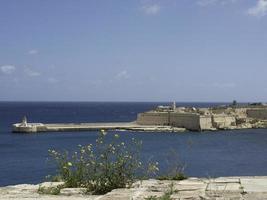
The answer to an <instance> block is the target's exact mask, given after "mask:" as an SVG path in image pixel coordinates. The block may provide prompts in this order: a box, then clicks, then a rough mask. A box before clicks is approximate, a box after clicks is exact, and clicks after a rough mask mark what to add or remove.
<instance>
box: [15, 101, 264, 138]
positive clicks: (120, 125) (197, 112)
mask: <svg viewBox="0 0 267 200" xmlns="http://www.w3.org/2000/svg"><path fill="white" fill-rule="evenodd" d="M246 128H267V105H265V104H262V103H253V104H246V105H237V104H236V103H233V104H232V105H222V106H217V107H209V108H195V107H176V103H175V102H174V103H173V105H172V106H158V107H157V108H156V109H153V110H151V111H148V112H144V113H139V114H138V116H137V120H136V121H134V122H112V123H108V122H102V123H92V122H91V123H57V124H43V123H28V122H27V118H26V117H24V118H23V120H22V122H21V123H16V124H13V126H12V131H13V132H19V133H35V132H59V131H60V132H62V131H71V132H72V131H99V130H102V129H104V130H129V131H147V132H183V131H186V130H189V131H215V130H226V129H246Z"/></svg>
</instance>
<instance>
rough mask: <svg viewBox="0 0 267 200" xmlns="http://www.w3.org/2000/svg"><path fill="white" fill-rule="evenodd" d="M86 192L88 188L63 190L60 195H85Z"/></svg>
mask: <svg viewBox="0 0 267 200" xmlns="http://www.w3.org/2000/svg"><path fill="white" fill-rule="evenodd" d="M85 192H86V188H63V189H61V190H60V195H66V196H71V195H73V196H74V195H83V194H85Z"/></svg>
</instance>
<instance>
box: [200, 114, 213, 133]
mask: <svg viewBox="0 0 267 200" xmlns="http://www.w3.org/2000/svg"><path fill="white" fill-rule="evenodd" d="M199 125H200V129H201V130H211V129H212V128H213V127H212V118H211V116H210V115H209V116H200V118H199Z"/></svg>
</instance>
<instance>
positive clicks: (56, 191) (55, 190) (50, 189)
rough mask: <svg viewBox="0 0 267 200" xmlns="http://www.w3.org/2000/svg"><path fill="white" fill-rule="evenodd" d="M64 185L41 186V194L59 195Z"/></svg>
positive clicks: (39, 191) (39, 189) (39, 190)
mask: <svg viewBox="0 0 267 200" xmlns="http://www.w3.org/2000/svg"><path fill="white" fill-rule="evenodd" d="M63 187H64V186H63V185H60V186H56V187H41V186H39V188H38V191H37V192H38V193H39V194H51V195H58V194H59V193H60V190H61V189H62V188H63Z"/></svg>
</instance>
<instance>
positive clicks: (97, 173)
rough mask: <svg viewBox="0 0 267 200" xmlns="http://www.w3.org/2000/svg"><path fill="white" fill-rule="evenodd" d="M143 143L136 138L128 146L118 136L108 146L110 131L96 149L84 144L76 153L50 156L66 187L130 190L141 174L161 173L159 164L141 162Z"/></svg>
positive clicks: (103, 134)
mask: <svg viewBox="0 0 267 200" xmlns="http://www.w3.org/2000/svg"><path fill="white" fill-rule="evenodd" d="M141 144H142V143H141V142H140V141H137V140H135V139H134V138H132V141H131V143H130V144H128V145H126V144H125V143H124V142H121V141H120V139H119V135H117V134H115V135H114V137H113V139H112V141H111V142H109V143H108V142H107V139H106V132H105V131H101V132H100V134H99V137H98V138H97V139H96V145H94V146H93V145H92V144H89V145H87V146H81V145H80V146H79V150H78V151H77V152H74V153H73V154H70V153H69V152H67V151H65V152H64V153H60V152H57V151H55V150H50V151H49V153H50V156H51V157H52V159H53V160H54V161H55V162H56V166H57V171H58V175H57V176H56V178H57V180H59V179H61V180H62V181H64V182H65V187H85V188H87V191H88V192H90V193H93V194H105V193H107V192H109V191H111V190H113V189H116V188H125V187H130V186H131V185H132V183H133V182H134V181H135V180H136V179H137V178H138V177H137V174H139V175H140V174H141V175H143V176H146V177H149V176H151V175H155V174H156V173H157V171H158V170H159V169H158V163H157V162H155V163H153V162H150V163H148V164H146V165H144V164H143V163H142V162H141V161H140V155H139V154H140V148H141ZM59 177H60V178H59ZM139 178H140V177H139ZM40 190H42V189H40ZM53 193H57V191H55V192H54V191H53Z"/></svg>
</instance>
